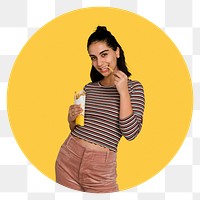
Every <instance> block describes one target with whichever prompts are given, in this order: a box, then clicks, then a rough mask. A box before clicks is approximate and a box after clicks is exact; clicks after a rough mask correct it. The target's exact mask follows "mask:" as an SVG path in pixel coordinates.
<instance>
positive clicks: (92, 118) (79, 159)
mask: <svg viewBox="0 0 200 200" xmlns="http://www.w3.org/2000/svg"><path fill="white" fill-rule="evenodd" d="M87 50H88V53H89V56H90V58H91V62H92V69H91V73H90V77H91V80H92V82H91V83H89V84H87V85H86V86H85V87H84V90H85V92H86V105H85V125H84V126H76V124H75V119H76V117H77V116H78V115H79V114H80V113H81V112H82V109H81V108H80V106H78V105H72V106H70V108H69V113H68V122H69V126H70V129H71V133H70V135H69V137H68V138H67V139H66V141H65V142H64V144H63V145H62V146H61V149H60V151H59V154H58V157H57V161H56V182H58V183H60V184H62V185H64V186H67V187H69V188H72V189H75V190H80V191H85V192H96V193H99V192H101V193H105V192H115V191H118V185H117V183H116V177H117V175H116V152H117V146H118V143H119V141H120V138H121V137H122V136H124V137H125V138H126V139H127V140H133V139H134V138H135V137H136V136H137V135H138V133H139V132H140V130H141V128H142V119H143V111H144V93H143V87H142V85H141V84H140V82H138V81H132V80H130V79H128V77H129V76H130V75H131V73H130V72H129V71H128V69H127V67H126V63H125V57H124V52H123V50H122V48H121V46H120V45H119V44H118V42H117V41H116V39H115V37H114V36H113V35H112V34H111V33H110V32H109V31H108V30H107V29H106V27H102V26H98V27H97V29H96V31H95V32H94V33H92V34H91V35H90V37H89V39H88V43H87Z"/></svg>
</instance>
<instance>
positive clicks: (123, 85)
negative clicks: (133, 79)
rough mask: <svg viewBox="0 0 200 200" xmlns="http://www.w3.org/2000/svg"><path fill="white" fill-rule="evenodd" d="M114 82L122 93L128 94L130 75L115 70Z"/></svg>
mask: <svg viewBox="0 0 200 200" xmlns="http://www.w3.org/2000/svg"><path fill="white" fill-rule="evenodd" d="M113 75H114V84H115V86H116V88H117V90H118V92H119V94H120V95H123V94H127V92H128V77H127V75H126V74H125V73H124V72H122V71H120V70H118V71H116V72H114V74H113Z"/></svg>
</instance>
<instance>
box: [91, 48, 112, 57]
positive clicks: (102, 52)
mask: <svg viewBox="0 0 200 200" xmlns="http://www.w3.org/2000/svg"><path fill="white" fill-rule="evenodd" d="M107 51H109V50H108V49H105V50H103V51H101V52H100V53H99V54H100V55H101V54H102V53H104V52H107ZM91 56H95V55H92V54H90V57H91Z"/></svg>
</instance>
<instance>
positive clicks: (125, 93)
mask: <svg viewBox="0 0 200 200" xmlns="http://www.w3.org/2000/svg"><path fill="white" fill-rule="evenodd" d="M120 97H129V92H128V88H126V89H124V90H122V91H121V92H120Z"/></svg>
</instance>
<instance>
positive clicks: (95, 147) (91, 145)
mask: <svg viewBox="0 0 200 200" xmlns="http://www.w3.org/2000/svg"><path fill="white" fill-rule="evenodd" d="M72 137H73V138H74V139H75V140H76V141H77V142H79V144H81V145H82V146H84V147H86V148H89V149H91V150H96V151H110V150H109V149H108V148H106V147H103V146H100V145H98V144H94V143H91V142H88V141H86V140H83V139H81V138H78V137H76V136H73V135H72Z"/></svg>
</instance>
